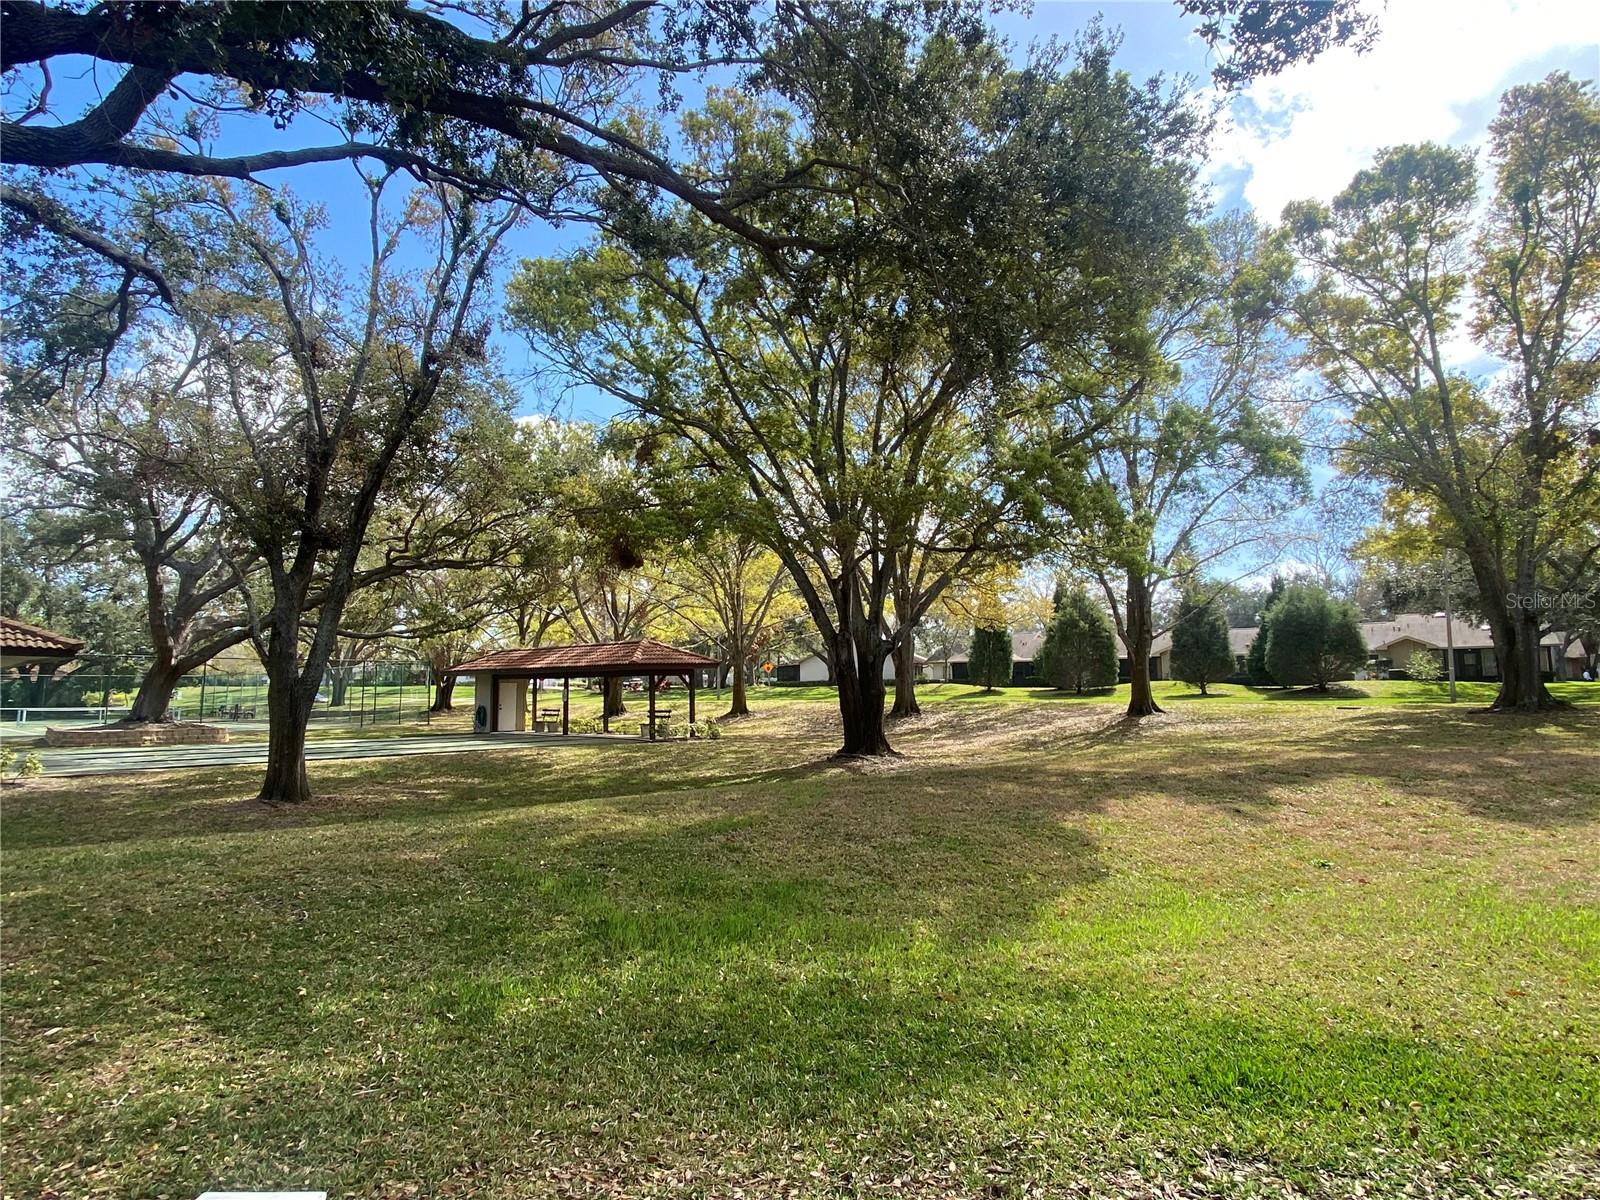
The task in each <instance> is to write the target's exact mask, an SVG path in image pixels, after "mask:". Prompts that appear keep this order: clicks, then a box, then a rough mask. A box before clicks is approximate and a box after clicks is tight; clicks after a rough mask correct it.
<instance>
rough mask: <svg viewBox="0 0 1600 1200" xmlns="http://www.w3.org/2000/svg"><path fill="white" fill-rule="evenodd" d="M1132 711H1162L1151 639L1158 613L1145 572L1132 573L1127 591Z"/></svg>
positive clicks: (1135, 714)
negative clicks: (1154, 679)
mask: <svg viewBox="0 0 1600 1200" xmlns="http://www.w3.org/2000/svg"><path fill="white" fill-rule="evenodd" d="M1126 620H1127V626H1128V636H1127V645H1126V646H1125V647H1123V648H1124V649H1125V650H1126V651H1127V653H1128V715H1129V716H1130V717H1148V716H1152V715H1154V714H1155V713H1158V712H1160V711H1161V706H1160V705H1159V704H1157V703H1156V698H1155V693H1154V692H1153V691H1152V690H1151V688H1150V643H1151V642H1152V641H1153V640H1154V632H1153V631H1154V628H1155V615H1154V613H1153V612H1152V611H1151V604H1150V588H1149V585H1148V584H1147V583H1146V582H1145V579H1144V576H1143V575H1135V574H1130V575H1129V576H1128V593H1127V618H1126Z"/></svg>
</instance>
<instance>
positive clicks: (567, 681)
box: [561, 675, 572, 737]
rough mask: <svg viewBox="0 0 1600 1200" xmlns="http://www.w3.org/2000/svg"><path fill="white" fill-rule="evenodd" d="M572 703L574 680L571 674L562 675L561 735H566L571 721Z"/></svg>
mask: <svg viewBox="0 0 1600 1200" xmlns="http://www.w3.org/2000/svg"><path fill="white" fill-rule="evenodd" d="M571 703H572V680H571V678H570V677H569V676H566V675H563V676H562V677H561V736H562V737H566V736H567V734H568V726H569V724H570V721H569V720H568V717H569V706H570V705H571Z"/></svg>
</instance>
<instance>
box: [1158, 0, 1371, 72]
mask: <svg viewBox="0 0 1600 1200" xmlns="http://www.w3.org/2000/svg"><path fill="white" fill-rule="evenodd" d="M1178 7H1179V8H1181V9H1182V10H1183V11H1184V12H1185V13H1188V14H1189V15H1191V16H1197V17H1201V18H1202V20H1201V23H1200V25H1199V28H1198V29H1197V30H1196V32H1197V33H1199V35H1200V38H1201V40H1202V41H1204V42H1205V44H1206V45H1207V46H1209V47H1210V48H1211V49H1212V51H1213V52H1216V53H1218V54H1221V55H1222V56H1221V57H1220V58H1219V59H1218V61H1217V65H1216V66H1214V67H1213V68H1212V69H1211V77H1212V78H1213V79H1215V80H1216V81H1217V83H1218V84H1220V85H1221V86H1222V87H1223V88H1226V89H1231V88H1237V87H1243V86H1245V85H1246V84H1248V83H1250V82H1251V81H1252V80H1254V79H1259V78H1261V77H1262V76H1264V75H1276V74H1277V73H1278V72H1279V71H1282V70H1283V69H1284V68H1285V67H1289V66H1292V65H1293V64H1295V63H1301V62H1311V61H1313V60H1314V59H1316V58H1317V57H1318V56H1320V55H1321V54H1323V53H1324V52H1325V51H1327V50H1329V49H1331V48H1332V47H1334V46H1350V47H1352V48H1354V49H1355V50H1356V51H1358V52H1360V51H1365V50H1367V49H1368V48H1369V47H1370V46H1371V45H1372V43H1373V42H1374V41H1375V40H1376V39H1377V36H1378V22H1377V19H1376V18H1375V17H1374V16H1373V15H1372V14H1371V13H1369V12H1365V11H1363V10H1362V6H1361V4H1360V0H1272V2H1271V3H1268V4H1263V3H1260V2H1259V0H1178ZM1224 51H1226V53H1225V54H1223V53H1222V52H1224Z"/></svg>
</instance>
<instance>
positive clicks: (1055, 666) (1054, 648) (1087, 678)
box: [1039, 585, 1117, 693]
mask: <svg viewBox="0 0 1600 1200" xmlns="http://www.w3.org/2000/svg"><path fill="white" fill-rule="evenodd" d="M1039 659H1040V661H1039V674H1040V675H1042V676H1043V677H1044V679H1045V681H1046V682H1048V683H1049V684H1050V686H1051V687H1053V688H1055V689H1056V690H1057V691H1065V690H1068V689H1070V690H1072V691H1074V692H1080V693H1081V692H1086V691H1093V690H1095V689H1097V688H1108V687H1112V686H1114V685H1115V684H1116V682H1117V637H1116V632H1115V631H1114V630H1113V629H1112V628H1111V618H1110V617H1108V616H1107V615H1106V611H1105V609H1104V608H1102V607H1101V606H1100V605H1098V604H1096V603H1095V602H1094V601H1093V600H1092V599H1090V597H1089V593H1088V591H1087V590H1085V589H1084V588H1083V587H1082V586H1081V585H1080V586H1078V587H1075V588H1071V589H1061V588H1058V589H1057V591H1056V604H1055V611H1054V612H1053V613H1052V614H1051V617H1050V624H1049V626H1048V627H1047V628H1046V629H1045V633H1044V645H1043V646H1042V647H1041V649H1040V651H1039Z"/></svg>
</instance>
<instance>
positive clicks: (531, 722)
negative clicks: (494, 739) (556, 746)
mask: <svg viewBox="0 0 1600 1200" xmlns="http://www.w3.org/2000/svg"><path fill="white" fill-rule="evenodd" d="M532 712H533V715H532V716H531V717H529V718H528V728H529V729H538V728H539V677H538V676H537V675H535V676H534V677H533V707H532ZM519 732H520V731H519Z"/></svg>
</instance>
